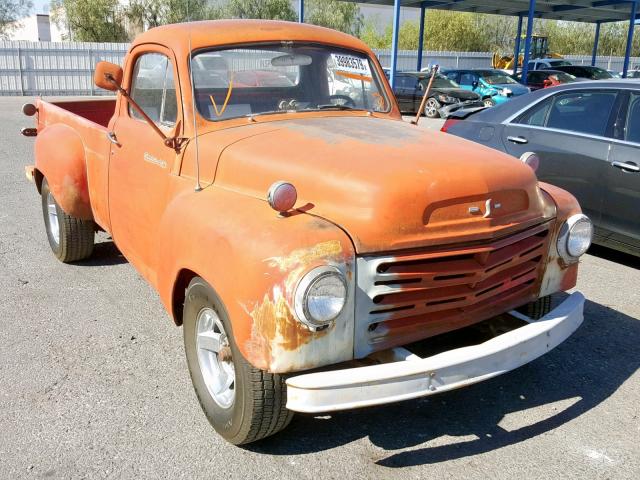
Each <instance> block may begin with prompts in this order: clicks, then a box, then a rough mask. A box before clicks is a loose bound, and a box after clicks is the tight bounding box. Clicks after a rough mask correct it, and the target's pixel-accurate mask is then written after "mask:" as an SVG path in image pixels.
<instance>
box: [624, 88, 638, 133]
mask: <svg viewBox="0 0 640 480" xmlns="http://www.w3.org/2000/svg"><path fill="white" fill-rule="evenodd" d="M624 139H625V140H627V141H629V142H635V143H640V93H632V94H631V99H630V101H629V113H628V114H627V123H626V126H625V133H624Z"/></svg>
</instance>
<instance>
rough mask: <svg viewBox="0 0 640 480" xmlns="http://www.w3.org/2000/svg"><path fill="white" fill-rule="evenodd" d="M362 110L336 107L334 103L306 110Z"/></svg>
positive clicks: (341, 106) (342, 106)
mask: <svg viewBox="0 0 640 480" xmlns="http://www.w3.org/2000/svg"><path fill="white" fill-rule="evenodd" d="M331 109H336V110H364V108H356V107H350V106H349V105H336V104H335V103H327V104H326V105H318V106H317V107H313V108H309V109H308V110H331Z"/></svg>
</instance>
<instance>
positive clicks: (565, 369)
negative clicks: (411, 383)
mask: <svg viewBox="0 0 640 480" xmlns="http://www.w3.org/2000/svg"><path fill="white" fill-rule="evenodd" d="M639 344H640V320H638V319H635V318H632V317H629V316H627V315H624V314H622V313H620V312H618V311H616V310H613V309H610V308H608V307H605V306H603V305H599V304H597V303H593V302H590V301H587V302H586V304H585V321H584V323H583V325H582V326H581V327H580V328H579V329H578V330H577V331H576V333H575V334H574V335H573V336H572V337H570V338H569V339H568V340H567V341H566V342H565V343H563V344H562V345H560V346H559V347H557V348H556V349H555V350H553V351H551V352H549V353H548V354H547V355H545V356H544V357H542V358H540V359H538V360H536V361H534V362H532V363H530V364H528V365H525V366H524V367H521V368H520V369H518V370H515V371H513V372H510V373H508V374H505V375H503V376H500V377H497V378H494V379H492V380H489V381H487V382H484V383H480V384H477V385H474V386H471V387H467V388H465V389H461V390H456V391H452V392H448V393H443V394H441V395H435V396H432V397H430V398H425V399H419V400H412V401H407V402H403V403H398V404H394V405H389V406H384V407H376V408H369V409H365V410H359V411H352V412H341V413H336V414H333V415H326V416H316V417H314V416H304V415H297V416H296V417H295V418H294V420H293V422H292V424H291V426H290V427H289V428H288V429H286V430H285V431H284V432H282V433H280V434H278V435H276V436H274V437H271V438H270V439H266V440H264V441H263V442H259V443H257V444H254V445H249V446H248V448H250V449H251V450H252V451H255V452H259V453H265V454H270V455H296V454H303V453H310V452H318V451H323V450H328V449H332V448H335V447H337V446H340V445H344V444H347V443H349V442H353V441H354V440H358V439H360V438H362V437H369V439H370V441H371V442H372V443H373V444H374V445H376V446H378V447H380V448H382V449H384V450H386V451H387V452H388V455H386V456H383V458H380V459H378V460H377V461H376V463H377V464H378V465H381V466H386V467H391V468H398V467H407V466H414V465H423V464H432V463H438V462H443V461H447V460H454V459H459V458H463V457H469V456H473V455H478V454H481V453H484V452H488V451H491V450H496V449H499V448H501V447H505V446H508V445H513V444H516V443H519V442H522V441H524V440H527V439H530V438H532V437H536V436H538V435H541V434H543V433H546V432H549V431H551V430H553V429H555V428H558V427H560V426H562V425H563V424H565V423H567V422H571V421H572V420H573V419H575V418H577V417H579V416H580V415H582V414H584V413H585V412H588V411H589V410H591V409H592V408H594V407H596V406H597V405H599V404H600V403H601V402H603V401H604V400H606V399H607V398H608V397H609V396H611V395H612V394H613V393H614V392H615V391H616V390H617V389H618V388H619V387H620V385H622V383H623V382H624V381H625V380H627V379H628V378H629V377H630V376H631V375H633V374H634V372H636V370H637V369H638V367H640V356H639V355H638V354H637V346H638V345H639ZM556 402H561V403H560V404H556ZM550 404H554V405H553V406H551V405H550ZM545 405H546V406H548V407H547V408H544V406H545ZM534 407H543V409H541V410H540V412H544V415H540V412H538V414H535V415H527V416H525V415H516V416H515V417H512V418H515V419H516V421H511V422H507V425H508V426H507V427H506V428H503V427H501V426H500V425H499V424H500V423H501V421H503V419H504V418H505V416H506V415H508V414H510V413H512V412H521V411H522V410H526V409H531V408H534ZM554 407H555V408H556V409H554ZM549 411H551V412H553V413H548V412H549ZM541 416H542V417H543V418H539V417H541ZM532 417H534V419H533V422H534V423H533V424H528V425H522V426H519V425H516V426H515V427H514V426H513V424H514V423H515V424H518V423H520V424H521V423H525V422H527V421H531V418H532ZM503 423H504V422H503ZM443 436H451V437H463V436H466V437H467V438H465V439H464V440H462V441H460V442H458V443H451V444H446V445H437V446H433V447H424V444H425V443H426V442H429V441H430V440H433V439H437V438H439V437H443ZM469 436H471V438H472V439H469ZM448 440H449V439H447V441H448ZM415 447H418V448H415ZM398 450H399V451H398Z"/></svg>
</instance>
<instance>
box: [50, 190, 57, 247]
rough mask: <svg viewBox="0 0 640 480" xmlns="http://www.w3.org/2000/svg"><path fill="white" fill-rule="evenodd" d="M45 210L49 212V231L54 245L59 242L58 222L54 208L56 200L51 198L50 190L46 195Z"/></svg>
mask: <svg viewBox="0 0 640 480" xmlns="http://www.w3.org/2000/svg"><path fill="white" fill-rule="evenodd" d="M47 212H48V214H49V232H50V233H51V236H52V237H53V240H54V241H55V242H56V245H57V244H58V243H60V224H59V223H58V210H57V208H56V201H55V200H54V199H53V195H51V192H49V193H48V195H47Z"/></svg>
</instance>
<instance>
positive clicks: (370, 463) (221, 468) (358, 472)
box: [0, 98, 640, 480]
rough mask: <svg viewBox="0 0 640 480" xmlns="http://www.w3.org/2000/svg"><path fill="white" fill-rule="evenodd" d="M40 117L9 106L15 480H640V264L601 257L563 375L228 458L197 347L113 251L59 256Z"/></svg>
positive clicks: (9, 363) (1, 349)
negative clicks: (208, 408)
mask: <svg viewBox="0 0 640 480" xmlns="http://www.w3.org/2000/svg"><path fill="white" fill-rule="evenodd" d="M23 101H24V99H21V98H0V111H1V112H2V114H1V115H0V131H1V132H2V134H1V137H0V142H1V143H0V168H1V172H2V176H1V180H0V182H1V183H0V291H1V292H2V296H1V297H0V319H2V326H1V327H0V478H3V479H20V478H65V479H66V478H189V479H195V478H247V477H255V478H296V479H304V478H339V479H346V478H403V479H406V478H420V479H424V478H483V479H484V478H492V479H509V480H512V479H514V478H527V479H549V478H554V479H556V478H567V479H575V478H602V479H623V478H628V479H632V478H633V479H637V478H640V418H639V414H640V407H639V406H638V404H639V400H640V375H639V373H638V371H637V370H638V367H639V366H640V353H638V346H639V345H640V320H639V318H640V289H639V288H638V286H639V285H640V259H635V258H633V257H629V256H626V255H622V254H617V253H615V252H612V251H610V250H606V249H600V248H598V249H594V251H593V252H592V254H589V255H587V256H586V257H585V259H584V261H583V263H582V267H581V271H580V277H579V282H578V283H579V289H581V290H582V291H584V292H585V294H586V296H587V298H588V299H589V300H588V302H587V305H586V311H585V322H584V324H583V326H582V327H581V328H580V329H579V330H578V331H577V332H576V333H575V335H573V336H572V337H571V338H570V339H569V340H568V341H567V342H565V343H564V344H562V345H561V346H560V347H558V348H557V349H556V350H554V351H552V352H551V353H549V354H548V355H546V356H545V357H543V358H541V359H539V360H537V361H535V362H533V363H531V364H529V365H526V366H524V367H522V368H520V369H518V370H516V371H514V372H511V373H509V374H506V375H504V376H501V377H498V378H495V379H493V380H490V381H488V382H485V383H482V384H479V385H475V386H472V387H469V388H466V389H463V390H458V391H454V392H450V393H445V394H442V395H439V396H434V397H431V398H430V399H422V400H416V401H409V402H404V403H400V404H396V405H390V406H385V407H380V408H373V409H368V410H363V411H354V412H346V413H339V414H335V415H326V416H317V417H313V416H302V415H299V416H296V417H295V419H294V421H293V423H292V424H291V426H290V427H289V428H288V429H287V430H286V431H284V432H283V433H281V434H279V435H277V436H275V437H272V438H271V439H268V440H266V441H263V442H261V443H259V444H256V445H252V446H249V447H247V448H244V449H243V448H238V447H233V446H230V445H227V444H225V443H224V442H223V441H222V440H221V439H220V438H218V437H217V436H216V435H215V433H214V431H213V430H212V429H211V428H210V426H209V425H208V423H207V421H206V420H205V417H204V415H203V414H202V412H201V411H200V407H199V405H198V402H197V400H196V398H195V395H194V393H193V391H192V388H191V384H190V380H189V376H188V372H187V367H186V363H185V359H184V352H183V346H182V333H181V330H180V329H179V328H176V327H175V326H173V324H172V322H171V321H170V319H169V317H168V315H167V314H166V313H165V312H164V310H163V309H162V307H161V305H160V302H159V299H158V297H157V295H156V294H155V292H154V291H153V290H152V289H151V288H150V287H149V286H147V284H146V283H145V282H144V281H143V280H142V279H141V278H140V277H139V275H138V274H137V273H136V272H135V270H134V269H133V268H132V267H131V265H129V264H128V263H127V262H126V260H124V259H123V258H122V256H121V255H120V254H119V253H118V251H117V250H116V248H115V247H114V246H113V244H112V243H111V242H110V241H109V239H108V238H106V237H101V243H100V244H99V245H98V246H97V248H96V254H95V256H94V257H93V258H92V259H91V260H90V261H88V262H85V263H83V264H80V265H72V266H70V265H63V264H61V263H59V262H58V261H57V260H56V259H55V258H54V257H53V255H52V254H51V252H50V251H49V247H48V244H47V241H46V237H45V233H44V227H43V222H42V216H41V211H40V202H39V198H38V196H37V194H36V192H35V189H34V188H33V186H32V185H31V184H29V183H28V182H26V180H25V178H24V173H23V166H24V165H26V164H29V163H31V162H32V158H33V139H27V138H23V137H21V136H20V135H19V133H18V130H19V127H21V126H30V125H31V123H32V120H31V119H27V118H25V117H23V116H22V115H21V114H20V113H19V107H20V105H21V104H22V103H23ZM430 126H431V127H435V128H437V126H438V124H435V123H429V122H425V127H427V128H428V127H430Z"/></svg>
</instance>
